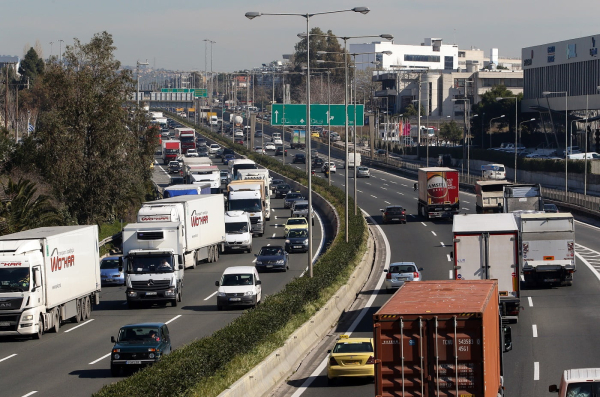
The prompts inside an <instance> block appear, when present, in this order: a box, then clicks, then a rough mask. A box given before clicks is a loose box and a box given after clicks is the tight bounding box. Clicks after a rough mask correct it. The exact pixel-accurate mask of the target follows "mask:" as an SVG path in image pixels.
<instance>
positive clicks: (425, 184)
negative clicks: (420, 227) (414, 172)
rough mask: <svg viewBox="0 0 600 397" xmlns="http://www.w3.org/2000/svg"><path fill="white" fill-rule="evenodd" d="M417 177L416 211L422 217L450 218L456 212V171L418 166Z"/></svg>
mask: <svg viewBox="0 0 600 397" xmlns="http://www.w3.org/2000/svg"><path fill="white" fill-rule="evenodd" d="M418 178H419V179H418V182H417V186H418V191H419V200H418V213H419V214H420V215H421V216H422V217H423V218H425V219H429V218H452V217H453V216H454V215H456V214H458V211H459V209H460V201H459V195H458V188H459V186H458V184H459V180H458V171H456V170H453V169H452V168H446V167H430V168H419V174H418Z"/></svg>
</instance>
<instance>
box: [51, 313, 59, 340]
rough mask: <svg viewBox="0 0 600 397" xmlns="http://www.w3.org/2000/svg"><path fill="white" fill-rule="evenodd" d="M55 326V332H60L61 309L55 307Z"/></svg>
mask: <svg viewBox="0 0 600 397" xmlns="http://www.w3.org/2000/svg"><path fill="white" fill-rule="evenodd" d="M52 317H54V327H53V328H52V329H53V330H54V332H55V333H57V334H58V330H59V329H60V309H58V308H56V309H54V316H52Z"/></svg>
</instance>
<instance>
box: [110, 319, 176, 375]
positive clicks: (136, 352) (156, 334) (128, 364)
mask: <svg viewBox="0 0 600 397" xmlns="http://www.w3.org/2000/svg"><path fill="white" fill-rule="evenodd" d="M110 341H111V342H112V343H114V346H113V348H112V352H111V355H110V372H111V374H112V375H113V376H118V375H119V374H120V372H121V369H125V368H139V367H143V366H147V365H151V364H154V363H155V362H157V361H158V360H160V358H161V357H162V356H164V355H165V354H169V353H171V337H170V335H169V328H167V324H164V323H142V324H130V325H126V326H124V327H121V329H120V330H119V335H118V337H117V338H116V339H115V337H114V336H111V337H110Z"/></svg>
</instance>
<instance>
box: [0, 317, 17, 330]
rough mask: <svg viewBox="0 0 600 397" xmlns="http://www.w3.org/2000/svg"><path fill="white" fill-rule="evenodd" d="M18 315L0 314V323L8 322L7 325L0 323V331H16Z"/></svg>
mask: <svg viewBox="0 0 600 397" xmlns="http://www.w3.org/2000/svg"><path fill="white" fill-rule="evenodd" d="M19 317H20V314H6V315H0V324H6V323H8V325H0V331H16V330H17V329H18V327H19Z"/></svg>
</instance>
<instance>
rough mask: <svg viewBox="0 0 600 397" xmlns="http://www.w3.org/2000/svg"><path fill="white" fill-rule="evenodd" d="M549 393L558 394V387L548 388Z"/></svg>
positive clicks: (551, 386)
mask: <svg viewBox="0 0 600 397" xmlns="http://www.w3.org/2000/svg"><path fill="white" fill-rule="evenodd" d="M548 391H549V392H550V393H558V386H556V385H550V386H548Z"/></svg>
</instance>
